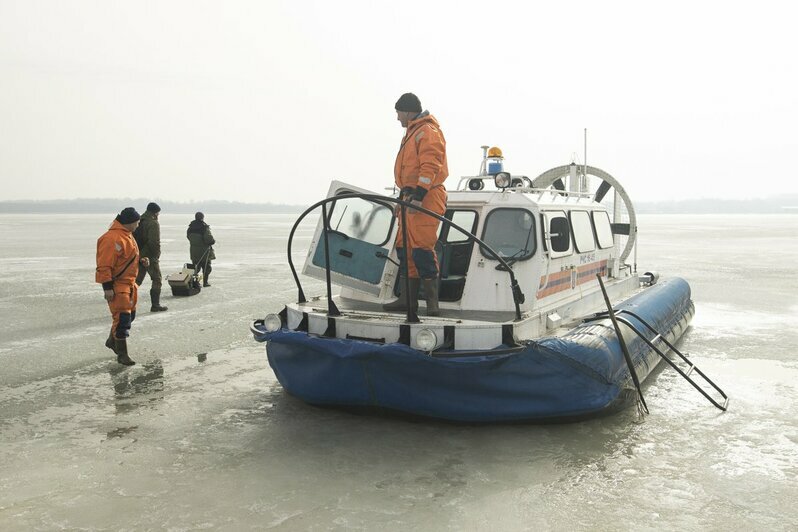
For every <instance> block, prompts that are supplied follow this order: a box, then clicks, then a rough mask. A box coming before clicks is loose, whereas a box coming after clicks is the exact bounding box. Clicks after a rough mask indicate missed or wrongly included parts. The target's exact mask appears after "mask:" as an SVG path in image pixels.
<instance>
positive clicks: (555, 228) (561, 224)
mask: <svg viewBox="0 0 798 532" xmlns="http://www.w3.org/2000/svg"><path fill="white" fill-rule="evenodd" d="M542 218H543V223H544V224H545V225H544V228H545V231H546V232H545V233H544V235H543V241H544V244H545V246H546V249H547V250H548V251H549V256H550V257H551V258H552V259H556V258H559V257H566V256H568V255H570V254H571V253H572V251H573V250H572V247H571V226H570V224H569V223H568V218H566V217H565V212H563V211H549V212H545V213H543V216H542Z"/></svg>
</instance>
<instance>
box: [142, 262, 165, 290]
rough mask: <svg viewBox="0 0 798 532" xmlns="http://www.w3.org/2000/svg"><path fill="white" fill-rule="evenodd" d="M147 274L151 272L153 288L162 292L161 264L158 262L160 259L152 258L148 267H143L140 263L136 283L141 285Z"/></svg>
mask: <svg viewBox="0 0 798 532" xmlns="http://www.w3.org/2000/svg"><path fill="white" fill-rule="evenodd" d="M147 274H150V279H152V288H151V290H152V291H154V292H157V293H159V294H160V293H161V285H162V284H163V281H162V276H161V266H160V265H159V264H158V259H150V265H149V266H147V267H146V268H142V267H141V265H139V273H138V275H137V276H136V284H137V285H139V286H141V283H143V282H144V277H145V276H146V275H147Z"/></svg>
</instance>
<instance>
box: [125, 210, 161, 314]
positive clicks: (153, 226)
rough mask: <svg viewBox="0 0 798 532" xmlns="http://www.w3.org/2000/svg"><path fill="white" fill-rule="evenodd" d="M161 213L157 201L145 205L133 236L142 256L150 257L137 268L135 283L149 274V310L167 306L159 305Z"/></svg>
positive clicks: (158, 310)
mask: <svg viewBox="0 0 798 532" xmlns="http://www.w3.org/2000/svg"><path fill="white" fill-rule="evenodd" d="M160 214H161V208H160V207H159V206H158V204H157V203H155V202H151V203H150V204H149V205H147V212H145V213H144V214H143V215H142V216H141V223H140V224H139V228H138V229H136V232H135V233H133V236H134V237H135V239H136V243H137V244H138V245H139V253H140V254H141V256H142V257H147V258H148V259H150V265H149V266H147V267H146V268H139V273H138V275H137V276H136V284H137V285H139V286H141V283H143V282H144V277H145V275H147V274H149V276H150V279H151V280H152V286H151V287H150V300H151V301H152V306H151V307H150V312H163V311H164V310H166V309H167V307H164V306H161V285H162V284H163V283H162V278H163V277H162V276H161V265H160V263H159V261H160V259H161V224H160V223H159V222H158V216H159V215H160Z"/></svg>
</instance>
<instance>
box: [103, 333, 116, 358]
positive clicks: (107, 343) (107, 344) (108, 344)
mask: <svg viewBox="0 0 798 532" xmlns="http://www.w3.org/2000/svg"><path fill="white" fill-rule="evenodd" d="M105 347H107V348H108V349H110V350H111V351H113V352H114V353H116V346H115V345H114V330H113V329H111V332H109V333H108V339H107V340H106V341H105Z"/></svg>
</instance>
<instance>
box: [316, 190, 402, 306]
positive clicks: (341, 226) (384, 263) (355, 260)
mask: <svg viewBox="0 0 798 532" xmlns="http://www.w3.org/2000/svg"><path fill="white" fill-rule="evenodd" d="M351 193H362V194H375V193H374V192H371V191H368V190H365V189H362V188H358V187H354V186H352V185H348V184H346V183H343V182H340V181H333V183H332V185H330V190H329V192H328V194H327V197H328V198H332V197H336V196H340V195H342V194H351ZM392 205H393V204H391V203H381V202H374V201H369V200H366V199H363V198H341V199H340V200H336V201H334V202H330V203H328V204H327V231H326V233H327V235H326V241H327V242H328V243H329V248H330V251H329V267H330V279H331V281H332V282H333V283H334V284H336V285H339V286H345V287H348V288H352V289H355V290H359V291H361V292H365V293H367V294H372V295H374V296H384V295H386V294H387V292H388V291H390V286H388V285H389V284H392V283H391V280H392V279H394V278H395V276H396V274H397V270H398V266H397V265H396V263H395V261H394V260H392V259H389V258H388V257H389V255H390V254H391V251H392V249H393V246H394V240H395V233H396V224H395V222H394V215H393V208H392ZM318 212H319V213H320V216H319V223H318V225H317V226H316V232H315V234H314V237H313V241H312V242H311V245H310V249H309V251H308V257H307V260H306V261H305V268H304V270H303V273H304V274H305V275H308V276H310V277H314V278H316V279H321V280H325V279H326V268H325V266H326V264H327V260H328V259H327V255H326V253H325V245H324V243H325V224H324V219H323V218H322V216H321V212H322V211H321V208H319V211H318Z"/></svg>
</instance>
